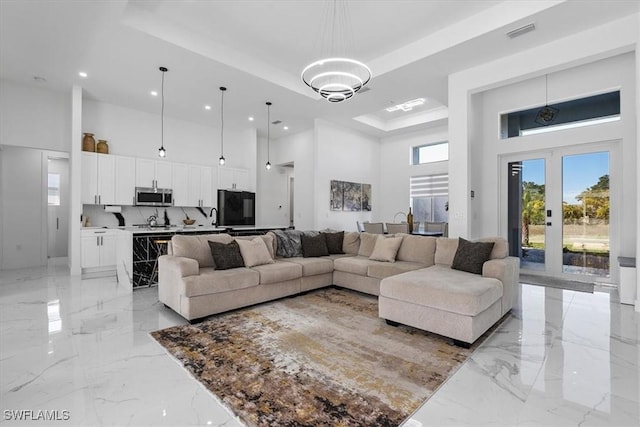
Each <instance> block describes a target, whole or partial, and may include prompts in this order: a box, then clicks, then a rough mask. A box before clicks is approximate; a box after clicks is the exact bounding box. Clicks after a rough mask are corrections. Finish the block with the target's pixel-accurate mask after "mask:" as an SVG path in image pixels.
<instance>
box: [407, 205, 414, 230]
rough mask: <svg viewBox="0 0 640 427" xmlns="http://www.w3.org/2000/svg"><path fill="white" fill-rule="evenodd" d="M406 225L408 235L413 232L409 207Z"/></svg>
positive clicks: (411, 214)
mask: <svg viewBox="0 0 640 427" xmlns="http://www.w3.org/2000/svg"><path fill="white" fill-rule="evenodd" d="M407 224H409V233H412V232H413V213H411V206H409V213H408V214H407Z"/></svg>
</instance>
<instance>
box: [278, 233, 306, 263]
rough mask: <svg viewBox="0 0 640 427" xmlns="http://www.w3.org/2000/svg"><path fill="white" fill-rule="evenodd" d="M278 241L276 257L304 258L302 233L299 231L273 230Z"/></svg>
mask: <svg viewBox="0 0 640 427" xmlns="http://www.w3.org/2000/svg"><path fill="white" fill-rule="evenodd" d="M273 233H274V234H275V235H276V239H277V240H278V250H277V252H276V255H277V256H279V257H283V258H291V257H297V256H302V242H301V241H300V236H301V235H302V232H301V231H298V230H273Z"/></svg>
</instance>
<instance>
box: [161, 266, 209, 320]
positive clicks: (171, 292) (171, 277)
mask: <svg viewBox="0 0 640 427" xmlns="http://www.w3.org/2000/svg"><path fill="white" fill-rule="evenodd" d="M198 274H200V264H199V263H198V261H196V260H195V259H193V258H186V257H180V256H173V255H162V256H160V257H158V299H159V300H160V302H161V303H163V304H165V305H167V306H169V307H171V308H172V309H174V310H175V311H176V312H178V313H180V314H183V313H182V311H181V307H180V301H181V297H182V295H181V294H183V293H184V284H183V278H184V277H187V276H194V275H198Z"/></svg>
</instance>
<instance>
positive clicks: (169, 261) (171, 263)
mask: <svg viewBox="0 0 640 427" xmlns="http://www.w3.org/2000/svg"><path fill="white" fill-rule="evenodd" d="M158 271H159V272H160V273H159V275H162V271H164V272H165V274H170V275H172V276H174V277H178V278H181V277H187V276H196V275H198V274H200V265H199V264H198V261H197V260H195V259H193V258H187V257H182V256H173V255H162V256H160V257H158Z"/></svg>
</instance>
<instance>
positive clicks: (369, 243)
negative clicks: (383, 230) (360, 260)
mask: <svg viewBox="0 0 640 427" xmlns="http://www.w3.org/2000/svg"><path fill="white" fill-rule="evenodd" d="M378 236H379V234H373V233H367V232H363V233H360V247H359V248H358V255H360V256H365V257H369V256H371V252H373V248H374V247H375V245H376V242H377V239H378Z"/></svg>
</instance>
